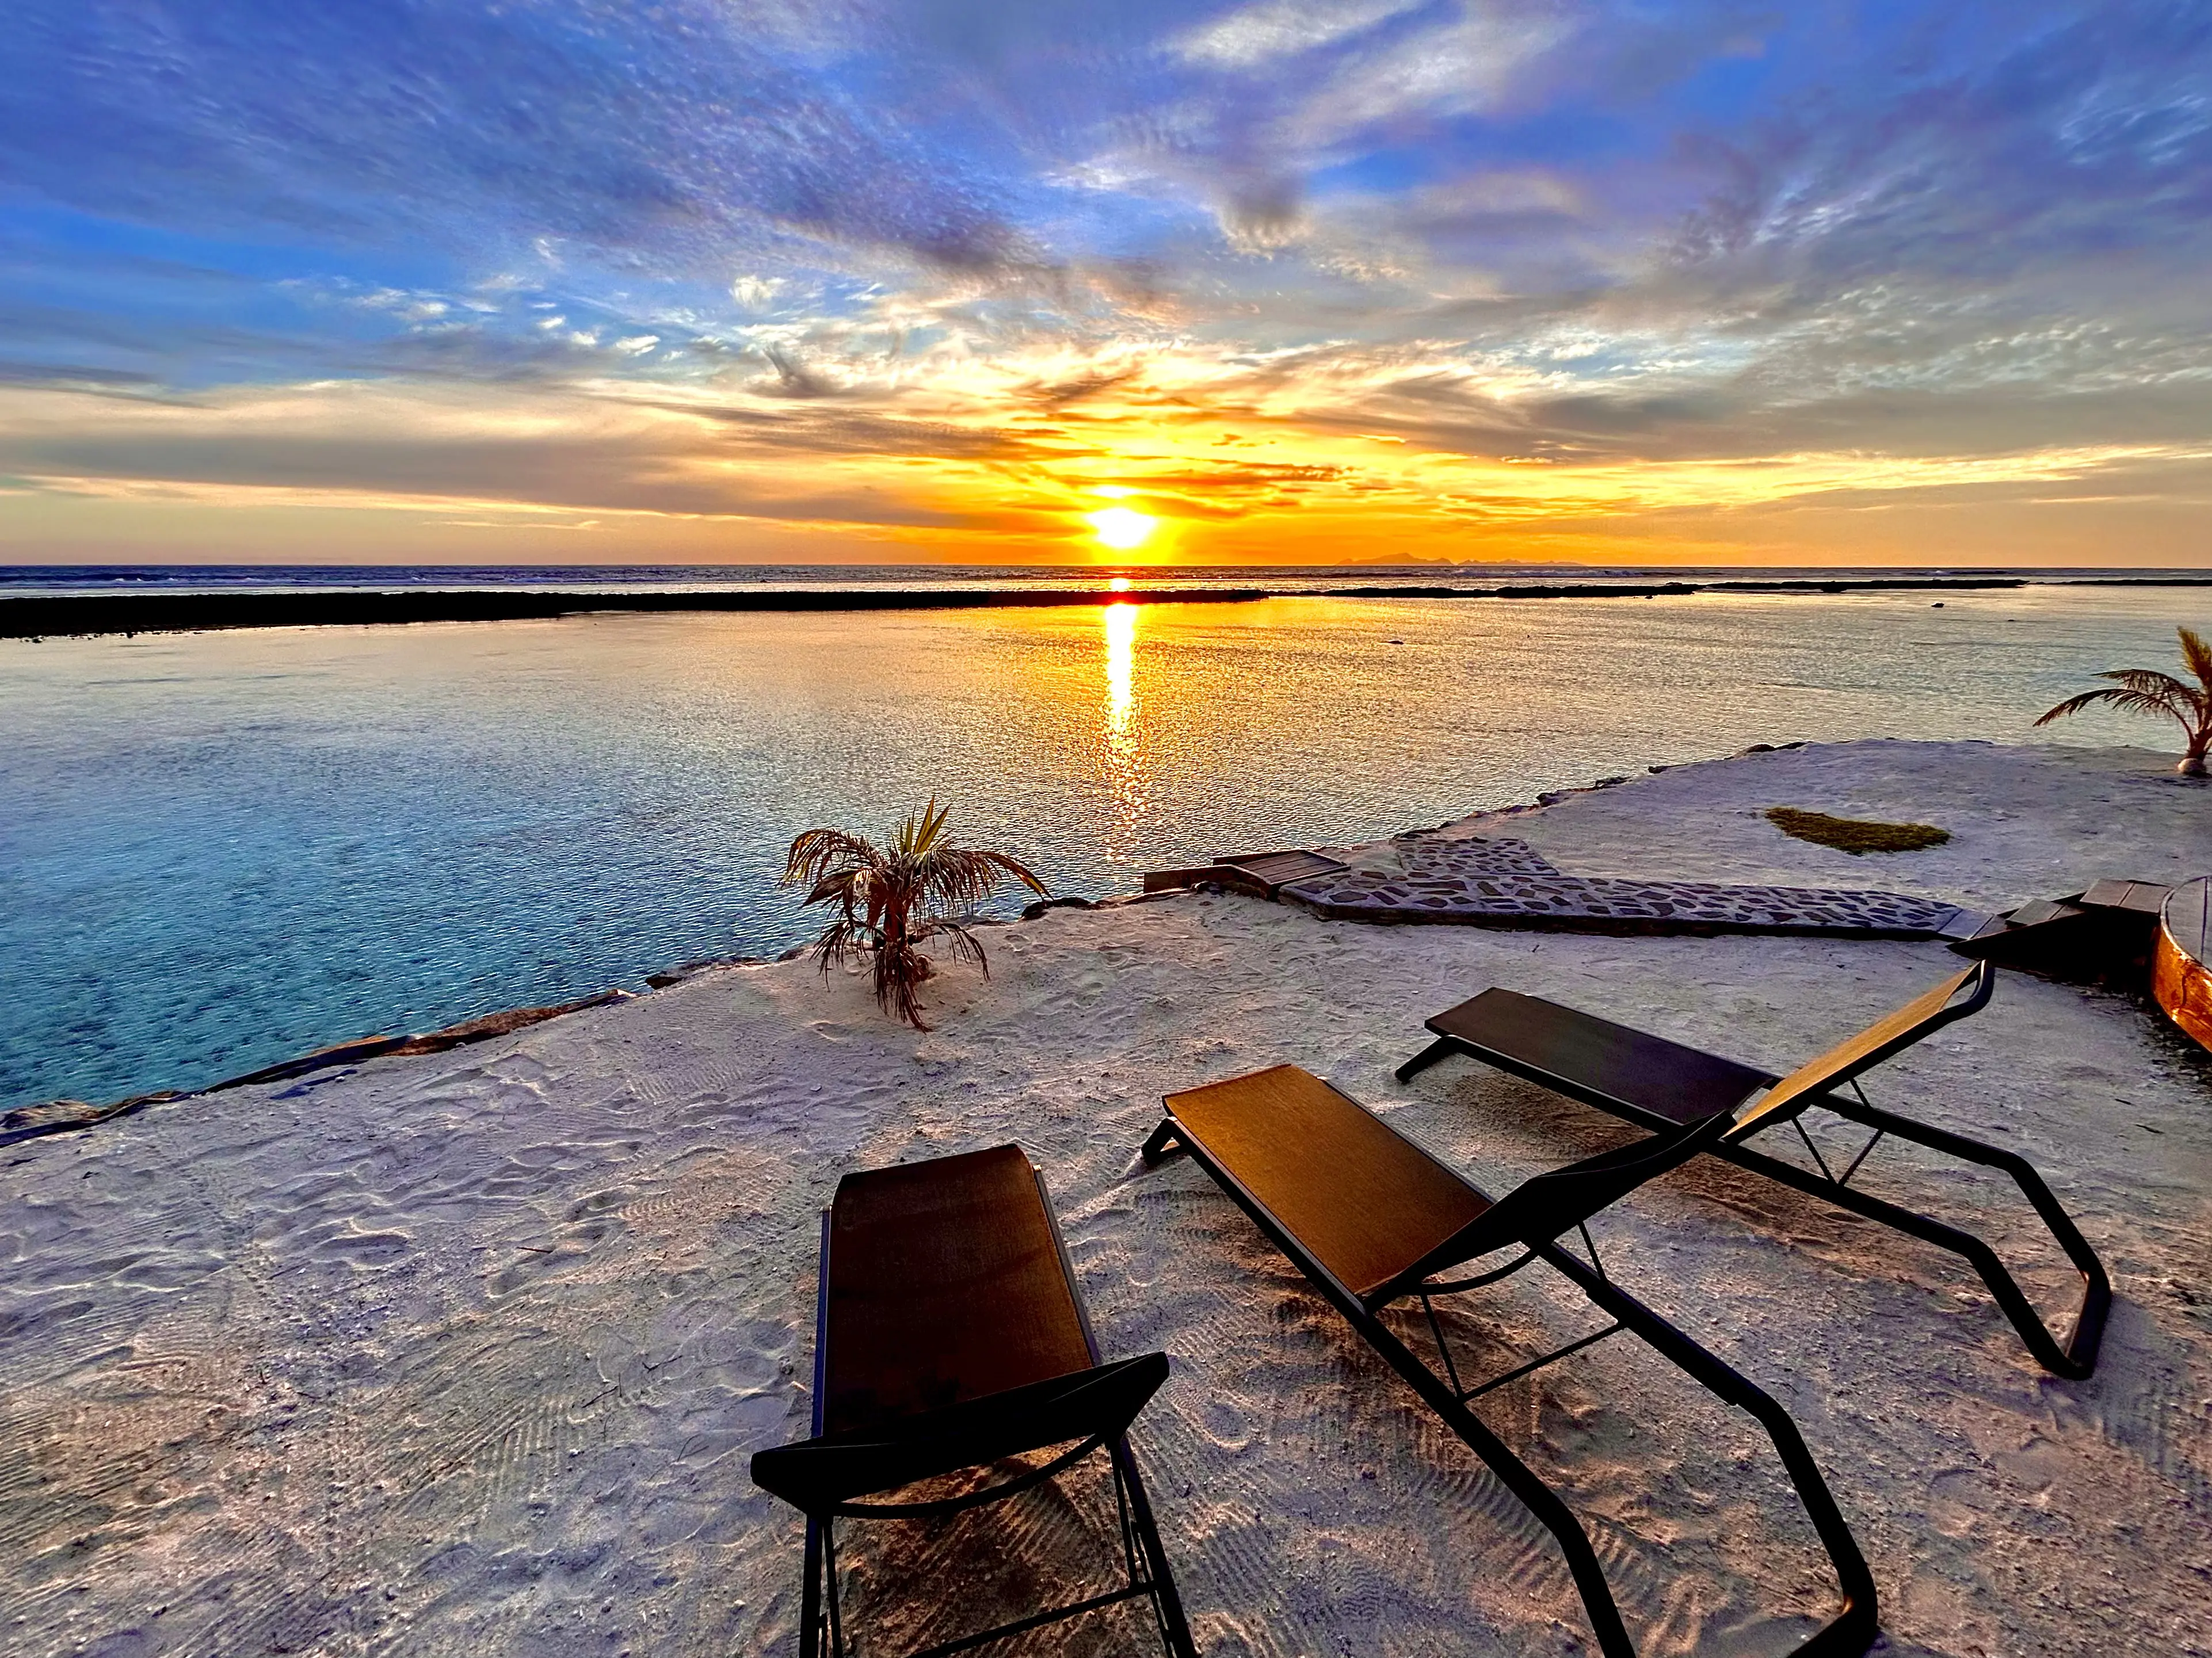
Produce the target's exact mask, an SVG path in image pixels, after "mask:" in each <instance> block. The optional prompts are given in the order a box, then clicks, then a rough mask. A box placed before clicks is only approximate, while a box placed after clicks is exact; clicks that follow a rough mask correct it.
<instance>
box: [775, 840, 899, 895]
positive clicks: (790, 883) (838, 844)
mask: <svg viewBox="0 0 2212 1658" xmlns="http://www.w3.org/2000/svg"><path fill="white" fill-rule="evenodd" d="M883 860H884V858H883V853H880V852H878V851H877V850H876V848H875V846H874V843H873V842H872V841H869V840H868V839H867V838H866V836H864V835H851V834H848V833H847V832H846V831H845V830H843V829H808V830H807V831H806V832H805V834H803V835H799V836H798V837H797V838H796V839H794V840H793V841H792V843H791V850H790V852H789V853H787V854H786V856H785V858H784V864H783V880H782V882H781V884H782V885H784V886H787V887H795V886H799V885H801V884H813V883H816V882H818V881H820V880H821V879H822V878H823V876H825V875H827V874H828V873H829V872H830V871H832V870H833V869H836V868H837V867H839V866H840V865H844V866H846V867H848V868H852V867H873V866H875V865H880V864H881V863H882V862H883Z"/></svg>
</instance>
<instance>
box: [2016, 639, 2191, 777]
mask: <svg viewBox="0 0 2212 1658" xmlns="http://www.w3.org/2000/svg"><path fill="white" fill-rule="evenodd" d="M2177 631H2179V634H2180V635H2181V659H2182V661H2183V663H2184V664H2185V665H2187V667H2188V669H2189V671H2190V672H2191V673H2193V674H2195V675H2196V676H2197V683H2196V684H2195V685H2194V686H2192V685H2190V684H2189V683H2186V682H2185V681H2183V680H2179V679H2176V678H2175V677H2173V676H2172V674H2170V673H2160V671H2158V670H2157V669H2156V668H2115V669H2114V670H2113V671H2112V672H2110V673H2104V674H2099V675H2098V676H2097V677H2098V678H2100V679H2111V680H2115V681H2117V682H2118V683H2116V684H2112V685H2106V686H2103V687H2100V689H2096V690H2093V691H2083V692H2082V693H2081V695H2079V696H2069V697H2068V698H2067V699H2066V700H2065V701H2063V702H2061V703H2060V704H2059V705H2058V706H2057V708H2053V709H2051V712H2050V713H2049V714H2045V715H2044V716H2043V718H2042V719H2040V720H2037V721H2036V722H2035V723H2036V724H2037V725H2039V726H2047V725H2049V724H2050V723H2051V721H2052V720H2057V719H2061V718H2063V716H2065V715H2067V714H2079V713H2081V710H2082V709H2084V708H2087V707H2089V706H2090V704H2092V703H2094V702H2109V703H2111V704H2112V706H2113V707H2114V708H2119V709H2121V710H2123V711H2124V712H2125V713H2128V714H2165V715H2167V716H2168V717H2169V718H2171V719H2174V720H2179V721H2180V722H2181V729H2182V730H2183V731H2184V732H2187V733H2188V735H2189V749H2188V751H2187V752H2186V753H2185V754H2184V755H2183V756H2181V763H2180V764H2179V766H2176V767H2175V768H2174V769H2175V770H2176V771H2178V772H2179V773H2180V774H2182V775H2183V776H2184V777H2202V776H2203V775H2204V756H2205V754H2206V753H2207V752H2208V751H2212V645H2207V644H2206V643H2205V642H2204V641H2203V639H2201V638H2200V637H2198V635H2197V634H2196V633H2195V632H2194V631H2193V630H2192V629H2188V628H2182V629H2178V630H2177Z"/></svg>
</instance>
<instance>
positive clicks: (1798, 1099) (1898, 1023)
mask: <svg viewBox="0 0 2212 1658" xmlns="http://www.w3.org/2000/svg"><path fill="white" fill-rule="evenodd" d="M1996 980H1997V970H1996V968H1995V967H1993V966H1992V965H1990V963H1987V962H1977V963H1974V964H1973V966H1972V967H1970V968H1968V969H1966V971H1965V972H1964V973H1961V974H1959V975H1956V976H1954V977H1953V978H1948V979H1946V980H1944V981H1943V982H1942V984H1940V985H1937V986H1936V988H1935V989H1933V990H1931V991H1929V993H1927V994H1926V995H1924V996H1916V997H1914V998H1913V999H1912V1000H1911V1001H1909V1002H1907V1003H1906V1004H1905V1005H1904V1006H1903V1007H1900V1008H1899V1009H1898V1010H1897V1011H1895V1012H1894V1013H1891V1014H1888V1015H1887V1016H1886V1017H1882V1018H1880V1019H1877V1020H1875V1023H1872V1024H1870V1025H1869V1026H1868V1027H1867V1028H1866V1029H1864V1030H1862V1031H1860V1032H1859V1034H1858V1035H1856V1036H1853V1037H1852V1038H1850V1040H1849V1041H1848V1042H1839V1043H1838V1044H1837V1045H1836V1046H1835V1047H1833V1048H1830V1049H1829V1050H1828V1051H1827V1052H1826V1053H1825V1054H1821V1055H1820V1058H1818V1059H1817V1060H1809V1061H1808V1062H1807V1063H1806V1064H1804V1065H1802V1066H1798V1067H1797V1069H1796V1070H1795V1071H1793V1072H1790V1074H1789V1075H1788V1076H1786V1077H1784V1078H1783V1079H1782V1080H1781V1081H1780V1082H1778V1083H1777V1084H1774V1086H1773V1087H1772V1088H1771V1089H1769V1090H1767V1091H1766V1092H1765V1094H1764V1095H1762V1096H1760V1097H1759V1101H1758V1102H1757V1103H1756V1104H1754V1105H1753V1107H1752V1108H1751V1112H1750V1114H1748V1115H1747V1116H1745V1117H1743V1118H1741V1120H1740V1121H1737V1123H1736V1125H1735V1127H1733V1128H1731V1129H1729V1134H1728V1137H1729V1139H1731V1140H1743V1139H1749V1138H1750V1137H1751V1136H1752V1135H1753V1134H1756V1133H1759V1130H1760V1129H1762V1128H1769V1127H1772V1126H1773V1125H1774V1124H1776V1123H1778V1122H1781V1121H1787V1119H1788V1118H1789V1117H1790V1116H1791V1115H1792V1114H1795V1113H1796V1112H1799V1111H1802V1110H1803V1109H1804V1108H1806V1107H1807V1106H1808V1105H1810V1104H1811V1103H1812V1102H1814V1099H1816V1098H1817V1097H1818V1096H1820V1095H1822V1094H1825V1093H1826V1092H1827V1091H1828V1090H1830V1089H1832V1088H1834V1087H1837V1086H1838V1084H1843V1083H1847V1082H1849V1081H1850V1079H1851V1078H1854V1077H1856V1076H1858V1075H1859V1074H1860V1073H1861V1072H1865V1071H1869V1070H1871V1069H1872V1068H1873V1067H1874V1066H1877V1065H1880V1064H1881V1062H1882V1061H1883V1060H1887V1059H1889V1058H1891V1057H1892V1056H1893V1055H1894V1054H1899V1053H1902V1052H1903V1051H1904V1050H1905V1049H1906V1048H1910V1047H1911V1046H1912V1044H1913V1043H1915V1042H1918V1041H1919V1040H1920V1039H1921V1038H1922V1037H1923V1036H1926V1035H1929V1033H1930V1032H1931V1031H1936V1030H1940V1029H1942V1028H1943V1027H1944V1026H1945V1025H1947V1024H1949V1023H1951V1022H1952V1021H1953V1020H1954V1019H1963V1018H1965V1017H1966V1016H1967V1015H1968V1014H1969V1013H1976V1012H1979V1011H1981V1010H1982V1009H1983V1008H1984V1007H1986V1006H1987V1005H1989V1000H1990V993H1992V992H1993V991H1994V990H1995V989H1996ZM1970 984H1971V985H1972V994H1970V995H1969V996H1968V997H1967V998H1966V999H1965V1000H1964V1001H1954V1000H1953V998H1954V997H1955V996H1957V995H1958V993H1960V991H1961V990H1964V989H1966V988H1967V987H1968V986H1969V985H1970Z"/></svg>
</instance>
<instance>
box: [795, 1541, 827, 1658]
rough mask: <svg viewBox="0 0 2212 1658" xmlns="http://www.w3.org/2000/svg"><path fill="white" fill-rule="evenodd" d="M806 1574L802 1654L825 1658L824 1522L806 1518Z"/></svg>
mask: <svg viewBox="0 0 2212 1658" xmlns="http://www.w3.org/2000/svg"><path fill="white" fill-rule="evenodd" d="M805 1574H806V1576H805V1580H804V1581H803V1582H802V1583H801V1585H800V1587H799V1658H821V1652H822V1522H821V1521H818V1520H815V1519H812V1518H811V1517H810V1518H809V1519H808V1520H807V1522H806V1564H805Z"/></svg>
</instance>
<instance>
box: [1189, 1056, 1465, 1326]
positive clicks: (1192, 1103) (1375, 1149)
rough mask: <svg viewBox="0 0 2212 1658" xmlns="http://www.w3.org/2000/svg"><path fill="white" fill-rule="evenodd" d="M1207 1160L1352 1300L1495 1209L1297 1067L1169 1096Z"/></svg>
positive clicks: (1278, 1068) (1364, 1111) (1355, 1104)
mask: <svg viewBox="0 0 2212 1658" xmlns="http://www.w3.org/2000/svg"><path fill="white" fill-rule="evenodd" d="M1167 1106H1168V1110H1169V1111H1170V1113H1171V1114H1173V1116H1174V1118H1175V1120H1176V1122H1178V1123H1179V1124H1181V1125H1182V1128H1183V1129H1184V1130H1185V1131H1187V1132H1188V1133H1190V1134H1191V1135H1193V1136H1194V1137H1195V1138H1196V1139H1197V1140H1198V1142H1199V1143H1200V1145H1202V1146H1204V1148H1205V1149H1206V1154H1207V1155H1208V1156H1209V1157H1212V1159H1213V1161H1214V1162H1215V1163H1218V1164H1219V1165H1220V1167H1221V1168H1222V1169H1225V1171H1226V1172H1227V1173H1228V1174H1229V1175H1230V1176H1231V1178H1232V1179H1234V1180H1235V1181H1237V1184H1238V1185H1239V1186H1242V1187H1243V1188H1244V1189H1245V1191H1247V1192H1248V1193H1250V1194H1251V1195H1252V1197H1253V1198H1254V1199H1255V1200H1256V1201H1257V1202H1258V1203H1259V1204H1260V1206H1261V1207H1262V1208H1264V1209H1266V1210H1267V1212H1268V1213H1269V1214H1270V1215H1272V1216H1273V1217H1274V1218H1275V1219H1276V1220H1277V1221H1278V1222H1279V1223H1280V1224H1281V1225H1282V1226H1283V1228H1284V1229H1285V1230H1287V1231H1288V1232H1290V1233H1291V1236H1294V1237H1295V1238H1296V1239H1297V1242H1298V1243H1299V1245H1300V1246H1301V1247H1302V1248H1304V1249H1305V1250H1306V1252H1307V1253H1308V1254H1310V1255H1311V1256H1312V1257H1313V1258H1314V1259H1315V1260H1317V1261H1319V1262H1320V1263H1321V1265H1322V1266H1323V1267H1324V1268H1326V1269H1327V1270H1328V1273H1329V1275H1330V1276H1331V1277H1333V1278H1335V1279H1336V1281H1337V1282H1338V1283H1340V1284H1343V1285H1344V1286H1345V1287H1346V1289H1348V1290H1350V1291H1352V1294H1354V1295H1355V1296H1360V1297H1365V1296H1368V1295H1370V1294H1372V1293H1373V1292H1375V1291H1377V1290H1380V1289H1381V1288H1382V1287H1383V1286H1384V1285H1386V1284H1390V1283H1391V1282H1392V1281H1393V1280H1395V1278H1398V1277H1399V1276H1400V1275H1401V1273H1403V1272H1406V1271H1407V1269H1408V1268H1409V1267H1411V1266H1413V1264H1414V1263H1415V1262H1417V1261H1419V1260H1421V1259H1422V1258H1423V1257H1424V1256H1425V1255H1427V1254H1430V1252H1431V1251H1432V1250H1434V1249H1436V1248H1439V1247H1440V1246H1441V1245H1443V1243H1445V1242H1447V1241H1449V1239H1450V1238H1452V1237H1453V1236H1455V1235H1456V1234H1457V1233H1458V1232H1460V1231H1461V1230H1462V1229H1463V1228H1465V1227H1466V1226H1467V1225H1468V1224H1469V1223H1471V1222H1472V1221H1474V1219H1475V1218H1477V1217H1478V1216H1480V1215H1481V1214H1482V1213H1483V1212H1485V1211H1486V1210H1487V1209H1489V1207H1490V1206H1491V1203H1490V1199H1488V1198H1487V1197H1486V1196H1485V1195H1484V1194H1483V1193H1480V1192H1479V1191H1477V1190H1476V1189H1475V1188H1474V1187H1472V1186H1470V1185H1468V1183H1467V1182H1466V1181H1463V1180H1462V1179H1461V1178H1460V1177H1459V1176H1458V1175H1455V1174H1453V1173H1452V1172H1451V1170H1450V1169H1446V1168H1445V1167H1444V1166H1443V1164H1442V1163H1438V1162H1437V1160H1436V1159H1435V1158H1434V1157H1431V1156H1430V1155H1429V1154H1428V1153H1427V1152H1425V1151H1422V1150H1421V1149H1420V1147H1419V1146H1417V1145H1414V1144H1413V1142H1412V1141H1411V1140H1408V1139H1406V1138H1405V1137H1404V1136H1403V1135H1401V1134H1400V1133H1397V1132H1396V1131H1395V1130H1394V1129H1392V1128H1391V1127H1389V1125H1388V1124H1386V1123H1384V1122H1383V1121H1382V1120H1381V1119H1380V1118H1378V1117H1376V1115H1375V1114H1373V1113H1372V1112H1370V1111H1369V1110H1368V1109H1367V1108H1365V1107H1364V1106H1362V1105H1360V1104H1359V1103H1358V1102H1357V1101H1355V1100H1352V1099H1349V1098H1347V1097H1346V1096H1344V1095H1343V1094H1340V1093H1339V1092H1338V1091H1337V1090H1335V1089H1334V1088H1332V1087H1330V1086H1329V1085H1328V1084H1327V1083H1325V1082H1323V1081H1322V1079H1321V1078H1318V1077H1316V1076H1314V1075H1312V1074H1311V1073H1310V1072H1304V1071H1301V1070H1300V1069H1298V1067H1297V1066H1291V1065H1279V1066H1274V1067H1273V1068H1272V1069H1270V1070H1267V1071H1259V1072H1254V1073H1253V1074H1252V1075H1250V1076H1249V1077H1235V1078H1231V1079H1230V1080H1228V1081H1227V1082H1218V1083H1212V1084H1207V1085H1206V1087H1204V1088H1194V1089H1190V1090H1188V1091H1186V1092H1184V1093H1181V1094H1170V1095H1169V1096H1168V1099H1167Z"/></svg>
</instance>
